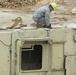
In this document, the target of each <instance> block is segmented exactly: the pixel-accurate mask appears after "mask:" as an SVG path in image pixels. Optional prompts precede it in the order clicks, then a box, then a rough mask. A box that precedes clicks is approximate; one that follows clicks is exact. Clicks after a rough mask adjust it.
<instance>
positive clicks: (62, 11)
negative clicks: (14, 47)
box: [0, 0, 76, 27]
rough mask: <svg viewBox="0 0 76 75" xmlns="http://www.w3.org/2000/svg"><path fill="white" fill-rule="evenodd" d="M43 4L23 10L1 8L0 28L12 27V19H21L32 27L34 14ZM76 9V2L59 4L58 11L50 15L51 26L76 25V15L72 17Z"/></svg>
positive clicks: (71, 0)
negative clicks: (72, 11) (75, 8)
mask: <svg viewBox="0 0 76 75" xmlns="http://www.w3.org/2000/svg"><path fill="white" fill-rule="evenodd" d="M42 5H43V4H37V5H35V6H27V7H25V8H21V9H6V8H0V26H1V27H2V26H12V25H13V22H12V19H15V18H16V17H21V18H22V20H23V24H27V26H30V25H31V23H33V20H32V15H33V13H34V12H35V11H36V10H37V9H38V8H39V7H40V6H42ZM74 7H76V0H66V1H65V2H64V3H61V4H57V10H55V11H53V12H52V13H51V14H50V17H51V21H50V22H51V24H52V26H53V25H60V26H64V25H69V24H75V25H76V14H75V15H72V14H71V10H72V9H73V8H74Z"/></svg>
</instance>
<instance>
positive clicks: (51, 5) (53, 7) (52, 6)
mask: <svg viewBox="0 0 76 75" xmlns="http://www.w3.org/2000/svg"><path fill="white" fill-rule="evenodd" d="M56 7H57V5H56V3H50V4H49V8H50V11H53V10H55V9H56Z"/></svg>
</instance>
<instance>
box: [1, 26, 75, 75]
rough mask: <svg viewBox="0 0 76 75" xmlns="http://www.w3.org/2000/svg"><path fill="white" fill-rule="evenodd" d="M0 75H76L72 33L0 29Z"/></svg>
mask: <svg viewBox="0 0 76 75" xmlns="http://www.w3.org/2000/svg"><path fill="white" fill-rule="evenodd" d="M0 75H76V30H75V29H74V28H54V29H47V28H38V29H36V28H31V27H30V28H28V27H24V28H20V29H1V30H0Z"/></svg>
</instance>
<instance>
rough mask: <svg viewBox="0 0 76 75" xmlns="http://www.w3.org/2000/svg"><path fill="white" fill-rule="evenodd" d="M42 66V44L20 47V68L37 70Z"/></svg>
mask: <svg viewBox="0 0 76 75" xmlns="http://www.w3.org/2000/svg"><path fill="white" fill-rule="evenodd" d="M41 68H42V45H30V46H25V47H23V48H21V70H39V69H41Z"/></svg>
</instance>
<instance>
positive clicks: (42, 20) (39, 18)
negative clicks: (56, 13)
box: [33, 3, 56, 29]
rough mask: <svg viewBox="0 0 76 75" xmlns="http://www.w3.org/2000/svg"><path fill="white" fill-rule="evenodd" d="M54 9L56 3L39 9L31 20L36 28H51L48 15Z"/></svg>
mask: <svg viewBox="0 0 76 75" xmlns="http://www.w3.org/2000/svg"><path fill="white" fill-rule="evenodd" d="M55 9H56V3H51V4H49V5H47V6H42V7H40V8H39V9H38V10H37V11H36V12H35V13H34V14H33V20H34V21H35V22H36V23H37V24H36V25H37V26H41V27H45V28H50V29H51V28H52V27H51V23H50V13H51V11H53V10H55Z"/></svg>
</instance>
